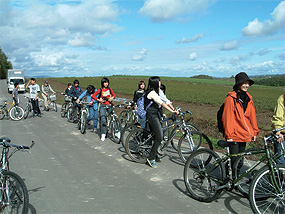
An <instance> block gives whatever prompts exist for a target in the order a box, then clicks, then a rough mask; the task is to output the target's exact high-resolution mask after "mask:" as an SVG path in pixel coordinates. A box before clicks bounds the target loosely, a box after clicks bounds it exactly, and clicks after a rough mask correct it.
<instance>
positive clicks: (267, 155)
mask: <svg viewBox="0 0 285 214" xmlns="http://www.w3.org/2000/svg"><path fill="white" fill-rule="evenodd" d="M283 129H285V127H283V128H280V129H276V130H274V131H272V133H271V135H270V136H268V137H264V149H252V150H251V151H245V152H243V153H240V154H232V155H231V154H229V148H228V147H229V145H230V143H231V142H227V141H218V145H219V146H221V147H222V148H226V149H227V153H226V154H225V155H224V156H223V157H220V156H219V155H218V154H217V153H216V152H214V151H212V150H209V149H199V150H197V151H195V152H194V153H192V154H191V156H190V157H189V158H188V160H187V162H186V164H185V167H184V183H185V185H186V188H187V190H188V192H189V193H190V195H191V197H192V198H194V199H196V200H198V201H202V202H211V201H213V200H215V199H216V198H218V197H219V195H220V194H221V193H222V191H223V190H225V189H227V190H232V189H234V188H235V187H237V188H238V189H239V190H240V191H241V192H243V191H246V190H247V189H249V192H248V193H247V195H249V202H250V207H251V209H252V211H253V212H254V213H284V212H285V206H284V204H285V165H278V164H277V159H278V158H279V157H280V156H281V155H283V154H285V149H284V147H283V145H282V152H283V154H280V155H273V154H272V153H271V152H270V149H269V148H270V147H269V143H274V142H277V139H278V136H277V135H276V132H278V131H281V130H283ZM246 155H255V156H256V157H258V160H257V161H256V162H254V163H253V164H252V165H251V166H249V168H248V169H246V170H245V171H242V172H240V167H241V165H242V164H243V160H244V156H246ZM234 156H236V157H238V159H237V160H236V161H235V163H234V165H233V169H232V168H231V158H232V157H234ZM224 163H226V164H227V166H228V172H229V173H228V175H226V169H225V165H224ZM233 170H234V171H233ZM248 186H249V188H245V187H248Z"/></svg>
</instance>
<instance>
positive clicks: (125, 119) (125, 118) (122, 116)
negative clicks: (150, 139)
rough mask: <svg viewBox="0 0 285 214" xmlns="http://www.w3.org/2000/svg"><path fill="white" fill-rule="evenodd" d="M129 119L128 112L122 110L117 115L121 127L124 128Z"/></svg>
mask: <svg viewBox="0 0 285 214" xmlns="http://www.w3.org/2000/svg"><path fill="white" fill-rule="evenodd" d="M128 119H129V111H128V110H123V111H122V112H121V113H120V115H119V120H120V123H121V126H122V127H126V126H127V123H128Z"/></svg>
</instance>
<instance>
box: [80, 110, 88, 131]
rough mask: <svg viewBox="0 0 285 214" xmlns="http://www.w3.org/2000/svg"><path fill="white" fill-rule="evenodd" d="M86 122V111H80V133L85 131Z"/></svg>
mask: <svg viewBox="0 0 285 214" xmlns="http://www.w3.org/2000/svg"><path fill="white" fill-rule="evenodd" d="M86 123H87V114H86V112H82V115H81V124H80V133H81V134H85V133H86Z"/></svg>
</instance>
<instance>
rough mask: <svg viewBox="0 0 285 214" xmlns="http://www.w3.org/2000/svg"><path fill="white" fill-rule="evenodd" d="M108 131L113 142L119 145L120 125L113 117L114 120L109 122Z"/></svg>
mask: <svg viewBox="0 0 285 214" xmlns="http://www.w3.org/2000/svg"><path fill="white" fill-rule="evenodd" d="M110 130H111V135H112V138H113V140H114V142H115V143H117V144H119V143H120V138H121V123H120V120H119V119H118V118H117V117H115V118H114V120H112V121H111V123H110Z"/></svg>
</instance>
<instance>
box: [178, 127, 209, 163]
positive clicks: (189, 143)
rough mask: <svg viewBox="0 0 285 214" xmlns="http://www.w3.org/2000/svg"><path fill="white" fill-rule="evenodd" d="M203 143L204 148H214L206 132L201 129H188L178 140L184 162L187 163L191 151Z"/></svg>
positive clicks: (179, 150)
mask: <svg viewBox="0 0 285 214" xmlns="http://www.w3.org/2000/svg"><path fill="white" fill-rule="evenodd" d="M201 145H202V146H203V148H208V149H211V150H213V144H212V142H211V140H210V139H209V138H208V137H207V136H206V135H205V134H203V133H202V132H199V131H187V132H186V134H184V135H183V136H182V137H181V138H180V139H179V142H178V154H179V157H180V158H181V160H182V161H183V163H186V161H187V159H188V158H189V156H190V155H191V153H192V152H193V151H195V150H197V149H198V148H199V147H200V146H201Z"/></svg>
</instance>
